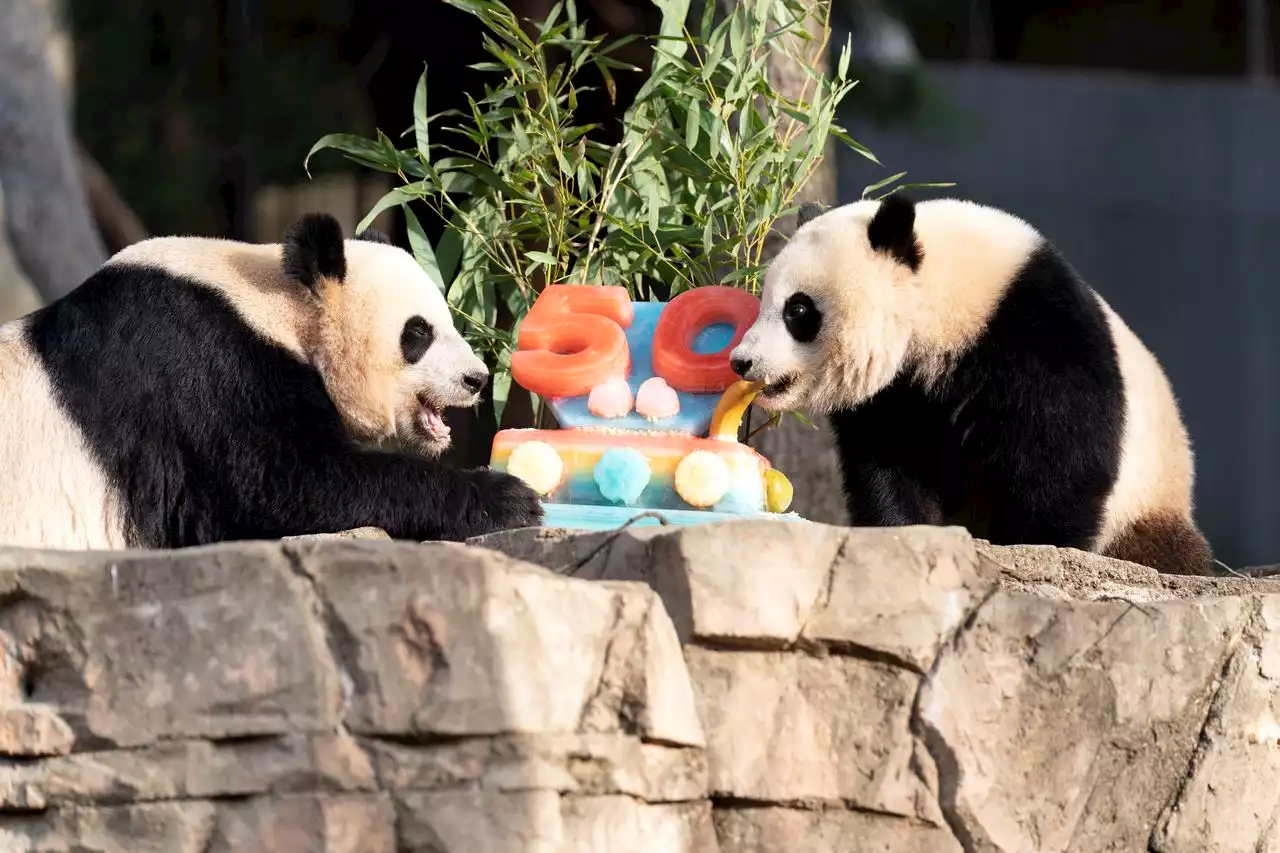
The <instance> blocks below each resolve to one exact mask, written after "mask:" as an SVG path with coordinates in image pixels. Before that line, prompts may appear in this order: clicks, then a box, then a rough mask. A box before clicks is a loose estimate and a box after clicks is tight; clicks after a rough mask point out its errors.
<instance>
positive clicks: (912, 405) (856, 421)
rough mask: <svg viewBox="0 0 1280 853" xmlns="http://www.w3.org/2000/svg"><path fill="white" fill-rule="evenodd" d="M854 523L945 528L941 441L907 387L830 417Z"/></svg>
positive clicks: (896, 386)
mask: <svg viewBox="0 0 1280 853" xmlns="http://www.w3.org/2000/svg"><path fill="white" fill-rule="evenodd" d="M830 421H831V425H832V429H833V431H834V433H835V439H836V448H835V449H836V454H837V456H838V457H839V460H840V472H841V476H842V478H843V486H844V496H845V506H846V509H847V511H848V515H849V523H850V524H851V525H854V526H859V527H901V526H905V525H913V524H943V523H945V517H944V513H943V502H942V496H941V494H940V492H939V490H938V488H937V486H936V483H935V482H934V481H933V479H931V476H930V474H929V473H928V472H930V471H933V472H935V474H936V472H937V470H938V464H939V463H938V462H937V460H936V459H935V456H936V452H937V448H938V447H939V446H940V445H939V439H938V437H937V436H936V435H934V434H933V433H932V430H931V421H930V419H929V417H928V415H927V413H926V412H924V411H923V410H920V409H919V407H918V405H917V404H916V401H915V399H914V398H913V397H912V395H910V394H909V393H908V391H907V389H905V388H904V387H900V386H899V384H898V383H894V384H893V385H891V386H890V387H889V388H886V389H884V390H883V391H881V392H880V393H879V394H877V395H876V396H874V397H872V398H871V399H870V400H868V401H866V402H865V403H863V404H861V405H859V406H857V407H856V408H853V409H846V410H842V411H837V412H834V413H832V415H831V417H830Z"/></svg>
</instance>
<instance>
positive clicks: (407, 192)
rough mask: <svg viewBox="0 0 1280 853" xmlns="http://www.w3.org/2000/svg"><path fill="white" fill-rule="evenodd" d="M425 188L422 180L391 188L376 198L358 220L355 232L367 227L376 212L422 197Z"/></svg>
mask: <svg viewBox="0 0 1280 853" xmlns="http://www.w3.org/2000/svg"><path fill="white" fill-rule="evenodd" d="M425 190H426V186H425V182H424V181H418V182H417V183H413V184H405V185H404V186H402V187H396V188H395V189H393V190H391V192H389V193H387V194H386V195H384V196H383V197H382V198H380V199H378V201H377V203H376V204H374V206H373V207H372V209H370V211H369V212H368V213H366V214H365V216H364V219H361V220H360V222H359V224H358V225H356V233H357V234H358V233H360V232H361V231H363V230H364V229H366V228H368V227H369V225H370V224H371V223H372V222H373V220H375V219H377V218H378V214H380V213H382V211H384V210H388V209H390V208H392V207H396V206H398V205H402V204H407V203H408V202H411V201H414V200H416V199H420V198H423V193H424V191H425Z"/></svg>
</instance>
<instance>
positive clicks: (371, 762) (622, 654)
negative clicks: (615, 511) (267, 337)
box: [0, 534, 717, 853]
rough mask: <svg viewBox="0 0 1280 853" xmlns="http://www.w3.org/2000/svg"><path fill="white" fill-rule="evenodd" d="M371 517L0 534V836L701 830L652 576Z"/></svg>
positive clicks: (587, 836) (480, 852) (273, 847)
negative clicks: (210, 528)
mask: <svg viewBox="0 0 1280 853" xmlns="http://www.w3.org/2000/svg"><path fill="white" fill-rule="evenodd" d="M378 540H379V537H377V536H376V535H375V536H369V535H367V534H361V535H357V536H344V537H306V538H301V539H293V540H288V541H286V542H284V543H279V544H270V543H256V544H245V545H235V546H220V547H216V548H204V549H193V550H189V551H183V552H174V553H169V554H165V553H149V554H148V553H135V554H123V555H121V554H116V555H99V554H90V555H84V554H67V553H45V552H29V551H8V552H2V553H0V650H2V651H3V655H2V657H0V661H2V665H0V751H3V752H4V753H5V754H8V755H16V756H23V757H24V758H23V760H19V761H14V760H5V759H0V850H3V851H6V853H10V852H11V851H12V853H25V852H26V851H42V853H43V851H50V852H51V853H52V851H72V850H76V851H103V853H106V851H112V853H114V851H120V853H126V852H127V853H146V851H157V853H159V851H163V853H187V851H191V853H208V851H271V853H293V851H297V853H313V851H328V853H405V851H414V850H420V851H424V853H425V851H432V853H441V851H448V852H449V853H454V851H457V853H469V851H476V853H489V851H501V850H513V851H514V850H547V851H566V850H582V851H589V850H595V849H617V850H636V851H641V850H671V851H675V852H676V853H680V851H686V850H687V851H702V850H716V849H717V847H716V842H715V830H714V827H713V825H712V821H711V803H710V801H709V799H708V797H707V768H706V756H705V751H704V749H703V744H704V743H705V734H704V732H703V729H702V726H701V723H700V720H699V717H698V714H697V711H696V707H695V702H694V693H693V690H692V686H691V682H690V680H689V677H688V672H687V669H686V667H685V663H684V660H683V657H682V655H681V648H680V644H679V641H678V640H677V638H676V634H675V631H674V628H673V627H672V624H671V621H670V620H669V619H668V618H667V616H666V613H665V611H664V610H663V608H662V605H661V602H660V600H659V599H658V597H657V596H656V595H655V594H654V593H653V591H652V590H651V589H650V588H649V587H647V586H645V585H643V584H637V583H586V582H581V581H575V580H572V579H568V578H563V577H558V576H556V575H554V574H552V573H551V572H547V571H545V570H544V569H541V568H538V567H536V566H533V565H530V564H528V563H521V562H518V561H516V560H513V559H511V558H509V557H506V556H504V555H502V554H499V553H495V552H492V551H485V550H481V549H477V548H468V547H465V546H461V545H447V544H431V545H414V544H410V543H392V542H387V541H378ZM37 756H40V757H38V758H37ZM602 833H603V834H602ZM600 839H605V841H600ZM615 839H616V840H617V842H618V843H617V844H614V840H615ZM602 843H603V844H605V846H604V847H601V846H599V845H600V844H602Z"/></svg>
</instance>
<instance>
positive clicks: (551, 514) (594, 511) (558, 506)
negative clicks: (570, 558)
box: [542, 503, 808, 530]
mask: <svg viewBox="0 0 1280 853" xmlns="http://www.w3.org/2000/svg"><path fill="white" fill-rule="evenodd" d="M542 508H543V511H544V512H545V515H544V517H543V519H542V526H543V527H561V528H565V529H568V530H613V529H615V528H618V527H621V526H622V525H624V524H626V523H627V522H629V521H631V520H632V519H633V518H635V517H636V516H644V517H643V518H640V519H638V520H637V521H635V522H634V523H632V524H631V525H630V526H631V527H648V526H650V525H654V524H661V523H662V522H661V521H659V520H658V518H657V517H656V516H661V517H662V518H663V519H664V520H666V522H667V523H668V524H708V523H710V522H713V521H734V520H737V521H740V520H742V519H746V518H759V519H764V520H769V521H793V522H803V523H806V524H807V523H808V520H807V519H804V518H801V517H800V516H798V515H796V514H795V513H794V512H787V513H775V512H758V513H739V512H712V511H709V510H699V509H646V508H644V507H635V506H599V505H593V504H566V503H544V504H543V505H542Z"/></svg>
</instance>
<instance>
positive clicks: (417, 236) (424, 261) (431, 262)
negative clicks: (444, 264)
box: [401, 204, 446, 294]
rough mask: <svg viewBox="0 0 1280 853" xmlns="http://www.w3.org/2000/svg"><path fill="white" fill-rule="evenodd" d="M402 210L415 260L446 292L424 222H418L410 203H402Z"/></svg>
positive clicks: (442, 290)
mask: <svg viewBox="0 0 1280 853" xmlns="http://www.w3.org/2000/svg"><path fill="white" fill-rule="evenodd" d="M401 210H403V211H404V222H405V227H406V229H407V230H408V232H409V248H410V249H411V250H412V252H413V257H414V260H416V261H417V262H418V266H420V267H422V269H423V271H424V272H426V274H427V278H429V279H431V281H432V282H434V283H435V286H436V287H438V288H440V292H441V293H442V294H443V293H445V291H446V288H445V286H444V277H443V276H442V275H440V265H439V264H438V263H437V262H436V253H435V252H434V251H433V250H432V248H431V241H430V240H428V239H427V235H426V232H424V231H423V230H422V223H420V222H418V217H417V216H416V215H414V212H413V210H412V209H410V207H409V205H408V204H404V205H402V206H401Z"/></svg>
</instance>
